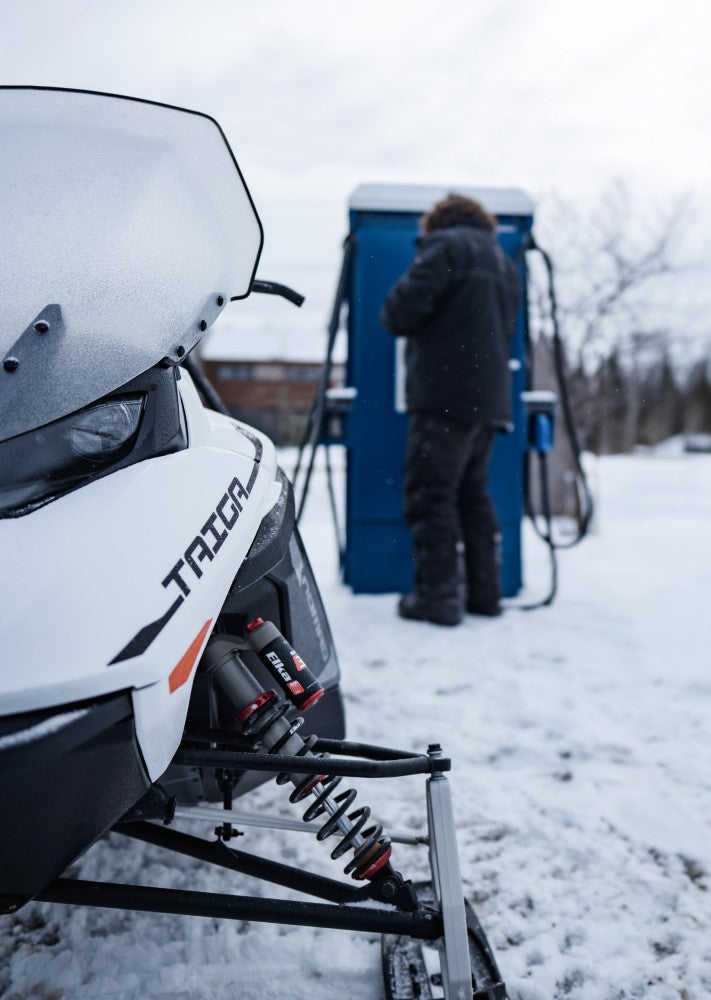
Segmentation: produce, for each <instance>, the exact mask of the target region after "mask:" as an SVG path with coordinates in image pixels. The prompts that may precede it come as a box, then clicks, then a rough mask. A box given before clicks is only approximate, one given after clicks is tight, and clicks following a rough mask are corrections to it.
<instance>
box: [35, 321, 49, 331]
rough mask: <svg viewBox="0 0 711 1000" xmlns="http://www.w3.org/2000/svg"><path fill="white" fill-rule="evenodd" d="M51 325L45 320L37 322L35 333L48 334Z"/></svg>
mask: <svg viewBox="0 0 711 1000" xmlns="http://www.w3.org/2000/svg"><path fill="white" fill-rule="evenodd" d="M48 332H49V323H46V322H45V321H44V320H43V319H39V320H37V322H36V323H35V333H48Z"/></svg>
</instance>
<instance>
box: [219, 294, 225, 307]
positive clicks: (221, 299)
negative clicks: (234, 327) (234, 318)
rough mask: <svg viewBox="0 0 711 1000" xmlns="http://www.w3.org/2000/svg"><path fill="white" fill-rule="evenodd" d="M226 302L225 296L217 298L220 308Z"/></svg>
mask: <svg viewBox="0 0 711 1000" xmlns="http://www.w3.org/2000/svg"><path fill="white" fill-rule="evenodd" d="M224 301H225V299H224V296H222V295H218V296H217V304H218V306H221V305H223V304H224Z"/></svg>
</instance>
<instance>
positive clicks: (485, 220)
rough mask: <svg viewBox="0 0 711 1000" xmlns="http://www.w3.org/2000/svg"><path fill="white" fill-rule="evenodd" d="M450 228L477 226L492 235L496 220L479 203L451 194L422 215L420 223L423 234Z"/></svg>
mask: <svg viewBox="0 0 711 1000" xmlns="http://www.w3.org/2000/svg"><path fill="white" fill-rule="evenodd" d="M450 226H478V227H479V228H481V229H488V230H489V231H490V232H492V233H493V232H495V231H496V219H495V218H494V216H493V215H491V214H490V213H489V212H487V210H486V209H485V208H484V206H483V205H482V204H480V202H478V201H474V199H473V198H465V197H464V196H463V195H461V194H454V193H452V194H448V195H447V197H446V198H443V199H442V200H441V201H438V202H437V204H436V205H434V206H433V207H432V208H431V209H430V211H429V212H427V213H426V215H423V216H422V222H421V227H422V232H423V233H431V232H433V231H434V230H435V229H449V228H450Z"/></svg>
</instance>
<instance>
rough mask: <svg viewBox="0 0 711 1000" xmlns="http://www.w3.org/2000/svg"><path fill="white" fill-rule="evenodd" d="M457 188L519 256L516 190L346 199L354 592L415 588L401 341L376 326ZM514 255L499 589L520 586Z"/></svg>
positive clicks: (522, 207) (349, 578)
mask: <svg viewBox="0 0 711 1000" xmlns="http://www.w3.org/2000/svg"><path fill="white" fill-rule="evenodd" d="M450 190H456V192H457V193H458V194H463V195H466V196H468V197H471V198H475V199H476V200H477V201H480V202H481V203H482V204H483V205H484V206H485V207H486V208H487V209H488V211H489V212H491V213H492V214H493V215H494V216H496V218H497V221H498V224H499V225H498V238H499V241H500V243H501V245H502V247H503V249H504V250H505V251H506V252H507V253H508V254H509V255H510V256H511V257H516V255H517V254H518V251H519V250H520V248H521V245H522V243H523V241H524V239H525V238H526V237H527V236H528V234H529V233H530V231H531V227H532V225H533V203H532V202H531V200H530V198H528V196H527V195H526V194H524V193H523V192H522V191H519V190H513V189H503V188H501V189H497V188H475V187H457V188H456V189H452V188H444V187H436V186H427V185H425V186H420V185H409V184H366V185H361V186H360V187H358V188H357V189H356V190H355V191H354V192H353V194H352V195H351V198H350V201H349V222H350V236H351V237H352V239H353V244H354V246H353V250H352V261H351V266H350V275H349V281H348V286H347V292H346V297H347V303H348V359H347V366H346V384H347V385H348V386H350V387H353V389H355V394H354V399H353V403H352V407H351V409H350V412H349V413H348V418H347V421H346V428H345V443H346V545H345V553H344V567H343V568H344V578H345V581H346V582H347V583H348V584H349V585H350V586H351V588H352V589H353V591H354V592H356V593H370V594H375V593H388V592H393V591H394V592H400V593H405V592H407V591H409V590H410V589H411V586H412V553H411V542H410V533H409V530H408V528H407V526H406V524H405V523H404V520H403V516H402V466H403V460H404V456H405V443H406V438H407V414H406V413H405V410H404V391H403V390H404V369H403V359H404V344H401V343H400V341H399V340H398V339H397V338H395V337H393V336H392V335H391V334H389V333H387V332H386V331H385V330H384V329H383V327H382V326H381V325H380V319H379V315H380V309H381V307H382V304H383V300H384V299H385V296H386V295H387V293H388V291H389V289H390V288H391V287H392V285H393V284H394V283H395V282H396V281H397V279H398V278H399V277H400V276H401V275H402V274H403V273H404V272H405V271H406V269H407V268H408V267H409V265H410V263H411V262H412V259H413V257H414V254H415V239H416V237H417V235H418V223H419V219H420V216H421V215H422V214H423V213H424V212H426V211H428V210H429V209H430V208H431V207H432V206H433V205H434V204H435V202H437V201H439V200H440V199H441V198H443V197H445V196H446V194H447V193H448V192H449V191H450ZM523 258H524V255H523V254H520V256H519V258H518V267H519V274H520V280H521V289H522V295H521V306H520V308H519V314H518V318H517V322H516V332H515V337H514V341H513V344H512V348H511V360H510V362H509V364H510V367H511V371H512V383H513V384H512V393H513V420H514V429H513V431H512V432H511V433H510V434H500V435H498V438H497V441H496V444H495V447H494V453H493V456H492V460H491V466H490V477H489V485H490V490H491V495H492V498H493V501H494V505H495V507H496V511H497V513H498V516H499V519H500V521H501V530H502V536H503V539H502V567H501V571H502V590H503V593H504V595H505V596H506V597H511V596H513V595H514V594H516V593H518V591H519V589H520V588H521V583H522V566H521V520H522V517H523V457H524V452H525V450H526V448H527V446H528V445H527V428H526V416H525V413H524V406H523V402H522V399H521V393H522V392H523V391H524V390H525V388H526V384H525V383H526V344H527V341H528V337H527V329H526V324H527V314H528V310H527V308H526V267H525V261H524V259H523Z"/></svg>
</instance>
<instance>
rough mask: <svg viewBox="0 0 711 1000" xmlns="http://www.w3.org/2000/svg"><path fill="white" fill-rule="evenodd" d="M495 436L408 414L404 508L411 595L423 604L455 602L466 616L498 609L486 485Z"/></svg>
mask: <svg viewBox="0 0 711 1000" xmlns="http://www.w3.org/2000/svg"><path fill="white" fill-rule="evenodd" d="M495 434H496V432H495V430H494V429H493V428H491V427H489V426H486V425H484V424H474V425H468V424H464V423H461V422H460V421H457V420H452V419H450V418H449V417H445V416H443V415H441V414H436V413H429V412H427V411H422V410H415V411H412V412H411V413H410V426H409V435H408V442H407V452H406V456H405V469H404V505H403V506H404V514H405V520H406V522H407V524H408V526H409V527H410V530H411V532H412V545H413V556H414V592H415V594H416V595H417V596H418V597H420V598H421V599H422V600H423V601H433V602H437V601H439V600H450V599H452V598H457V599H458V600H459V601H460V602H461V603H462V604H464V605H465V606H466V608H467V609H468V610H469V611H478V610H481V609H484V610H485V611H486V610H488V609H491V608H492V607H496V606H497V605H498V602H499V600H500V597H501V580H500V565H499V563H500V537H501V536H500V534H499V522H498V518H497V516H496V512H495V510H494V506H493V504H492V502H491V497H490V496H489V491H488V487H487V473H488V467H489V459H490V457H491V451H492V448H493V444H494V437H495ZM462 543H463V545H462ZM462 549H463V556H464V558H463V563H464V566H463V569H462Z"/></svg>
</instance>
